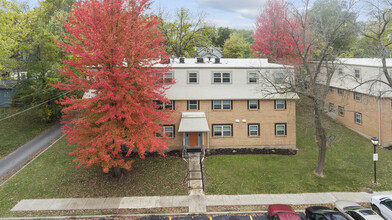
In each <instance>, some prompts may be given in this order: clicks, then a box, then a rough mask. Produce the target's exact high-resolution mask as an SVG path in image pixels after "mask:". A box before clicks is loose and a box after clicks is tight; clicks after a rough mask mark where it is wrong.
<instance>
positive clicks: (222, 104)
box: [212, 100, 233, 110]
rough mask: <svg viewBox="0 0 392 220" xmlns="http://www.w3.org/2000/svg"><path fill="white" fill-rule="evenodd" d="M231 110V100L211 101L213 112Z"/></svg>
mask: <svg viewBox="0 0 392 220" xmlns="http://www.w3.org/2000/svg"><path fill="white" fill-rule="evenodd" d="M232 108H233V105H232V100H212V109H214V110H222V109H224V110H230V109H232Z"/></svg>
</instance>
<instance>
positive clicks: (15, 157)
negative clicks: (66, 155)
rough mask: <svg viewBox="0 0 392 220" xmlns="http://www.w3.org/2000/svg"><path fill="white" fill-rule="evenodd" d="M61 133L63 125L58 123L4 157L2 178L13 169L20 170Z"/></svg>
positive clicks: (0, 162)
mask: <svg viewBox="0 0 392 220" xmlns="http://www.w3.org/2000/svg"><path fill="white" fill-rule="evenodd" d="M61 135H62V130H61V125H60V124H57V125H55V126H53V127H51V128H49V129H48V130H46V131H45V132H43V133H42V134H40V135H38V136H37V137H35V138H33V139H32V140H30V141H29V142H27V143H26V144H24V145H22V146H21V147H19V148H18V149H16V150H15V151H14V152H12V153H11V154H9V155H7V156H6V157H4V158H2V159H1V160H0V178H1V177H3V176H5V175H7V174H8V173H9V172H10V171H12V170H18V169H19V168H20V166H21V165H22V164H24V163H26V162H27V161H28V160H29V159H31V157H32V156H33V155H35V154H36V153H37V152H39V151H40V150H41V149H42V150H44V149H46V148H47V147H48V146H49V145H50V144H51V143H52V141H54V140H57V139H58V138H59V137H61ZM15 138H17V137H15Z"/></svg>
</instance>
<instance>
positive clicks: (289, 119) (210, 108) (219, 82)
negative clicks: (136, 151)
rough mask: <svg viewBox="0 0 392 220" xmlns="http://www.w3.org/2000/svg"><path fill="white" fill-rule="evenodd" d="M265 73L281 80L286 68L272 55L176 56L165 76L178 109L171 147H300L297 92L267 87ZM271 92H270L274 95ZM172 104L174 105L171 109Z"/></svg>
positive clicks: (170, 129)
mask: <svg viewBox="0 0 392 220" xmlns="http://www.w3.org/2000/svg"><path fill="white" fill-rule="evenodd" d="M259 71H262V72H268V73H271V74H272V75H273V76H274V77H275V81H276V82H279V81H281V80H282V79H281V78H280V77H282V76H283V75H285V74H284V73H287V72H292V71H287V67H286V66H282V65H278V64H272V63H268V61H267V59H220V60H215V59H211V60H208V59H204V60H199V62H197V59H182V60H181V61H180V60H177V59H175V60H174V62H173V61H172V71H171V72H170V73H167V74H166V77H165V79H170V78H174V79H175V84H173V85H172V87H171V88H170V89H169V90H168V91H167V92H166V95H167V97H168V98H169V99H170V100H172V101H174V102H173V103H174V108H175V110H176V113H175V116H174V117H175V120H174V123H173V124H172V125H165V126H164V129H165V131H166V133H170V134H169V135H170V136H173V139H171V140H169V142H168V146H169V148H170V149H184V150H186V149H201V150H203V151H204V149H205V148H242V147H249V148H289V149H295V148H296V114H295V100H296V99H298V96H297V95H296V94H284V95H278V94H274V95H271V94H270V93H269V92H267V91H262V89H261V87H260V84H259V82H258V81H259V79H258V75H259ZM268 94H269V95H268ZM171 107H172V106H169V108H171Z"/></svg>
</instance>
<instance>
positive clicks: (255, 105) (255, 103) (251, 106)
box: [248, 100, 259, 110]
mask: <svg viewBox="0 0 392 220" xmlns="http://www.w3.org/2000/svg"><path fill="white" fill-rule="evenodd" d="M248 109H250V110H255V109H259V100H248Z"/></svg>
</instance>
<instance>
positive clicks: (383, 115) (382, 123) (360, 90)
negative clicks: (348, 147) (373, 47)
mask: <svg viewBox="0 0 392 220" xmlns="http://www.w3.org/2000/svg"><path fill="white" fill-rule="evenodd" d="M339 63H341V64H339V65H338V67H337V68H336V72H335V74H334V77H333V78H332V81H331V84H330V87H331V88H330V91H329V93H328V96H327V100H326V108H327V111H328V115H330V116H331V117H333V118H335V119H336V120H338V121H339V122H341V123H342V124H344V125H345V126H347V127H348V128H351V129H352V130H354V131H356V132H357V133H359V134H361V135H363V136H365V137H367V138H370V137H377V138H378V139H379V140H380V144H381V145H382V146H384V147H387V146H391V145H392V89H391V88H390V87H388V86H387V85H385V84H384V83H380V82H376V81H374V80H380V81H384V82H386V77H385V75H384V73H383V72H382V64H381V60H380V59H370V58H366V59H363V58H355V59H341V60H339ZM387 66H388V69H391V71H390V73H391V72H392V59H388V60H387Z"/></svg>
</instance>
